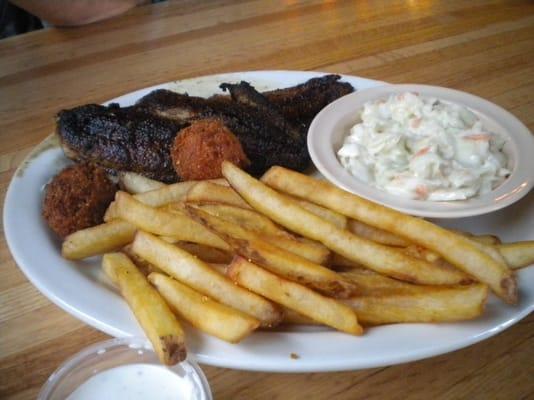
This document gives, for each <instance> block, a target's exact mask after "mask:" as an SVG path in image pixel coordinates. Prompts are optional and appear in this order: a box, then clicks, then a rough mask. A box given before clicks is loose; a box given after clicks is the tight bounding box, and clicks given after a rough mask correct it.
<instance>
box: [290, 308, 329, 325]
mask: <svg viewBox="0 0 534 400" xmlns="http://www.w3.org/2000/svg"><path fill="white" fill-rule="evenodd" d="M282 324H288V325H321V323H320V322H317V321H315V320H313V319H311V318H310V317H307V316H305V315H302V314H301V313H298V312H296V311H295V310H292V309H290V308H287V307H284V318H283V319H282Z"/></svg>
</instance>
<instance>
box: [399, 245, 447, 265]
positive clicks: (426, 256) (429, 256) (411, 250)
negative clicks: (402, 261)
mask: <svg viewBox="0 0 534 400" xmlns="http://www.w3.org/2000/svg"><path fill="white" fill-rule="evenodd" d="M402 251H403V252H405V253H406V254H408V255H410V256H412V257H415V258H420V259H421V260H426V261H428V262H430V263H433V262H436V261H437V260H438V259H439V258H440V255H439V254H438V253H435V252H433V251H430V250H428V249H425V248H423V247H421V246H418V245H416V244H411V245H409V246H406V247H403V248H402Z"/></svg>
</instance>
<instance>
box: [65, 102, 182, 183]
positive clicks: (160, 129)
mask: <svg viewBox="0 0 534 400" xmlns="http://www.w3.org/2000/svg"><path fill="white" fill-rule="evenodd" d="M184 126H185V125H184V124H183V123H181V122H178V121H174V120H170V119H165V118H159V117H157V116H155V115H154V114H153V113H151V112H149V111H147V110H144V109H142V108H139V107H125V108H120V107H118V106H117V105H110V106H107V107H106V106H101V105H98V104H88V105H84V106H80V107H76V108H73V109H70V110H63V111H61V112H59V113H58V115H57V134H58V135H59V138H60V140H61V144H62V147H63V149H64V151H65V154H66V155H67V156H68V157H70V158H74V159H76V160H83V161H87V162H90V163H94V164H98V165H100V166H102V167H105V168H109V169H114V170H118V171H121V170H123V171H132V172H138V173H140V174H143V175H145V176H147V177H149V178H152V179H157V180H160V181H163V182H176V181H177V180H179V178H178V176H177V175H176V172H175V171H174V168H173V166H172V160H171V157H170V150H169V149H170V146H171V144H172V142H173V140H174V137H175V136H176V134H177V133H178V132H179V131H180V129H182V128H183V127H184Z"/></svg>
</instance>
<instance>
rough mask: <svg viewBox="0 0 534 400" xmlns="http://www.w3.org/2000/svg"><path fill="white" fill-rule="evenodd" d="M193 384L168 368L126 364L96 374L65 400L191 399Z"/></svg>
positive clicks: (193, 396) (193, 395) (193, 393)
mask: <svg viewBox="0 0 534 400" xmlns="http://www.w3.org/2000/svg"><path fill="white" fill-rule="evenodd" d="M196 398H198V397H197V396H196V393H195V388H194V387H193V384H192V383H191V382H190V381H188V380H187V379H186V378H183V377H180V376H179V375H177V374H175V373H174V372H172V371H170V370H169V369H167V368H165V367H163V366H159V365H153V364H130V365H123V366H120V367H115V368H111V369H108V370H106V371H103V372H100V373H98V374H96V375H94V376H92V377H91V378H89V379H88V380H87V381H85V382H84V383H82V384H81V385H80V386H79V387H78V388H77V389H76V390H75V391H74V392H72V393H71V394H70V396H69V397H67V400H94V399H99V400H120V399H128V400H137V399H139V400H146V399H150V400H175V399H181V400H193V399H196Z"/></svg>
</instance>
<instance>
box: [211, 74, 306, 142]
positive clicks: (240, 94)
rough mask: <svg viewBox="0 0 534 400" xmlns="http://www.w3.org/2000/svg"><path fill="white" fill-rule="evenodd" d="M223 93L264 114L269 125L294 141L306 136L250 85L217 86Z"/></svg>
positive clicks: (241, 83) (242, 82)
mask: <svg viewBox="0 0 534 400" xmlns="http://www.w3.org/2000/svg"><path fill="white" fill-rule="evenodd" d="M219 87H220V88H221V89H222V90H223V91H228V92H229V93H230V96H231V97H232V100H234V101H235V102H237V103H240V104H243V105H246V106H249V107H252V108H255V109H256V110H258V111H259V112H261V113H264V114H265V115H266V117H268V118H269V120H270V121H271V123H272V124H273V125H274V126H276V127H277V128H278V129H280V130H281V131H283V132H285V133H286V134H287V135H289V136H291V137H292V138H293V139H294V140H302V138H303V137H305V136H306V131H305V130H304V129H302V127H301V129H300V130H299V129H298V127H296V126H294V125H293V124H291V123H290V122H289V121H288V120H287V119H286V118H285V117H284V116H283V115H282V113H281V112H280V110H279V109H278V107H276V106H275V105H273V104H272V103H271V102H270V101H269V100H268V99H267V97H265V96H264V95H263V94H261V93H260V92H258V91H257V90H256V89H255V88H254V87H253V86H252V85H251V84H250V83H248V82H245V81H241V82H240V83H237V84H231V83H223V84H221V85H220V86H219Z"/></svg>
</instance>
